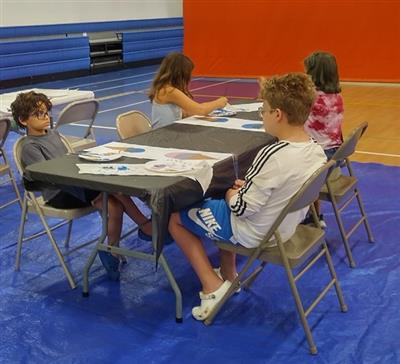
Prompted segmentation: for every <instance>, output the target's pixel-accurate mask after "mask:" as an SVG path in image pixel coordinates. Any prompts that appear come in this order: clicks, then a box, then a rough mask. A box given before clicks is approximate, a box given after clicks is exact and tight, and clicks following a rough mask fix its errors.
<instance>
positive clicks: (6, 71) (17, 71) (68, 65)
mask: <svg viewBox="0 0 400 364" xmlns="http://www.w3.org/2000/svg"><path fill="white" fill-rule="evenodd" d="M89 68H90V59H89V58H81V59H73V60H69V61H62V62H51V63H42V64H31V65H25V66H18V67H7V68H0V80H13V79H17V78H22V77H33V76H39V75H47V74H51V73H60V72H69V71H78V70H84V69H89Z"/></svg>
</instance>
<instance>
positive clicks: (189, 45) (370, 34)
mask: <svg viewBox="0 0 400 364" xmlns="http://www.w3.org/2000/svg"><path fill="white" fill-rule="evenodd" d="M183 14H184V29H185V36H184V52H185V54H187V55H188V56H189V57H191V58H192V59H193V61H194V62H195V65H196V68H195V74H196V75H203V76H229V77H235V76H237V77H257V76H260V75H272V74H279V73H285V72H289V71H302V70H303V61H302V60H303V59H304V58H305V57H306V56H307V55H308V54H309V53H310V52H312V51H314V50H324V51H329V52H332V53H333V54H335V56H336V58H337V61H338V64H339V71H340V78H341V79H342V80H354V81H386V82H400V0H374V1H372V0H370V1H367V0H184V2H183Z"/></svg>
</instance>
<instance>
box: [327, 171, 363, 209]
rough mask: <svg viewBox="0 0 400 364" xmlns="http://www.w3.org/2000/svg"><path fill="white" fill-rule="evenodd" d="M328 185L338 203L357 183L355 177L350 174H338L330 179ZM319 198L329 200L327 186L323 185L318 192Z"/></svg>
mask: <svg viewBox="0 0 400 364" xmlns="http://www.w3.org/2000/svg"><path fill="white" fill-rule="evenodd" d="M330 185H331V186H332V189H333V194H334V196H335V199H336V201H337V202H338V203H339V202H340V201H341V200H342V199H343V198H344V197H345V196H347V194H348V193H350V192H351V191H352V190H353V189H354V187H355V186H356V185H357V178H356V177H352V176H343V175H342V176H340V177H339V178H338V179H336V180H334V181H330ZM319 198H320V199H321V200H324V201H330V200H331V198H330V197H329V193H328V188H327V186H326V185H324V186H323V187H322V189H321V192H320V194H319Z"/></svg>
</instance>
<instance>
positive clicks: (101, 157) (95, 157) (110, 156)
mask: <svg viewBox="0 0 400 364" xmlns="http://www.w3.org/2000/svg"><path fill="white" fill-rule="evenodd" d="M78 157H79V158H82V159H85V160H87V161H92V162H111V161H115V160H117V159H119V158H121V157H122V155H121V154H119V153H118V154H117V153H101V154H100V153H93V152H85V151H82V152H79V154H78Z"/></svg>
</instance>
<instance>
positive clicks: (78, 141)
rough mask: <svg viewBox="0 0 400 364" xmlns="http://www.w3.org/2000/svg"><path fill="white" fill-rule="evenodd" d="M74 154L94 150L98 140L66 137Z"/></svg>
mask: <svg viewBox="0 0 400 364" xmlns="http://www.w3.org/2000/svg"><path fill="white" fill-rule="evenodd" d="M64 136H65V138H66V139H67V141H68V143H69V144H70V145H71V148H72V149H73V150H74V152H79V151H81V150H84V149H87V148H92V147H95V146H96V145H97V143H96V140H94V139H91V138H81V137H76V136H72V135H64Z"/></svg>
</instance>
